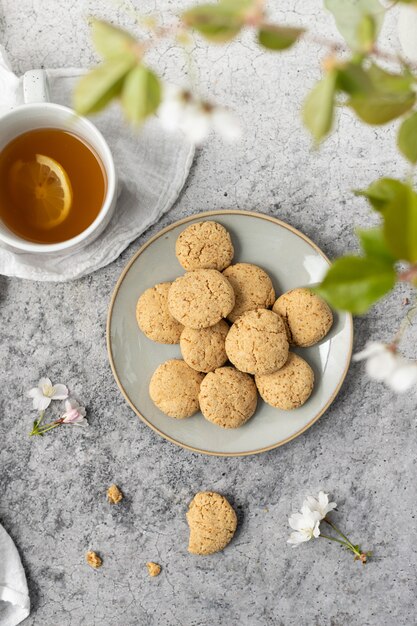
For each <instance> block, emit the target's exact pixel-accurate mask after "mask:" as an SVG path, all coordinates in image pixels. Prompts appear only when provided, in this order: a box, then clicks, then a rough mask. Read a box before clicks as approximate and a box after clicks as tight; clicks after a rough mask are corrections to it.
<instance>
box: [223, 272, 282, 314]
mask: <svg viewBox="0 0 417 626" xmlns="http://www.w3.org/2000/svg"><path fill="white" fill-rule="evenodd" d="M223 276H226V278H227V280H228V281H229V282H230V284H231V285H232V287H233V291H234V292H235V306H234V307H233V309H232V311H231V312H230V313H229V315H228V316H227V317H228V319H229V320H230V321H231V322H235V321H236V319H237V318H238V317H239V316H240V315H242V313H246V311H253V310H255V309H268V308H269V307H271V306H272V305H273V304H274V301H275V291H274V287H273V285H272V282H271V279H270V278H269V276H268V274H267V273H266V272H265V271H264V270H263V269H261V268H260V267H258V266H257V265H252V264H251V263H236V265H231V266H230V267H228V268H227V269H226V270H224V272H223Z"/></svg>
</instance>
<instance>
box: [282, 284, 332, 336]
mask: <svg viewBox="0 0 417 626" xmlns="http://www.w3.org/2000/svg"><path fill="white" fill-rule="evenodd" d="M272 310H273V311H275V313H279V315H281V316H282V317H283V319H284V321H285V322H286V326H287V332H288V340H289V342H290V343H291V344H293V345H296V346H300V347H303V348H307V347H308V346H312V345H314V344H315V343H317V342H318V341H320V340H321V339H323V337H325V336H326V335H327V333H328V332H329V330H330V329H331V327H332V324H333V313H332V311H331V309H330V307H329V305H328V304H327V302H325V301H324V300H323V299H322V298H320V296H318V295H316V294H315V293H313V292H312V291H310V289H306V288H299V289H292V290H291V291H287V293H284V294H283V295H282V296H280V297H279V298H278V300H277V301H276V302H275V304H274V306H273V307H272Z"/></svg>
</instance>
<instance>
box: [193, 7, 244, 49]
mask: <svg viewBox="0 0 417 626" xmlns="http://www.w3.org/2000/svg"><path fill="white" fill-rule="evenodd" d="M182 19H183V20H184V22H185V24H186V25H187V26H190V27H191V28H195V30H197V31H198V32H199V33H200V34H201V35H203V36H204V37H205V38H206V39H208V40H209V41H213V42H215V43H224V42H226V41H230V40H231V39H234V37H236V35H238V34H239V32H240V30H241V29H242V27H243V25H244V16H243V14H242V6H241V5H240V3H238V2H236V3H235V2H230V0H229V2H223V3H219V4H200V5H198V6H196V7H193V8H192V9H189V10H188V11H186V12H185V13H183V15H182Z"/></svg>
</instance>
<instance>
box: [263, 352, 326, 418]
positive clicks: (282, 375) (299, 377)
mask: <svg viewBox="0 0 417 626" xmlns="http://www.w3.org/2000/svg"><path fill="white" fill-rule="evenodd" d="M255 382H256V386H257V387H258V391H259V393H260V394H261V398H262V399H263V400H265V402H267V404H270V405H271V406H273V407H275V408H276V409H283V410H284V411H290V410H292V409H297V408H298V407H300V406H302V405H303V404H304V403H305V402H307V400H308V399H309V397H310V395H311V392H312V391H313V386H314V372H313V370H312V369H311V367H310V366H309V364H308V363H307V361H304V359H302V358H301V357H300V356H298V354H294V353H293V352H290V353H289V356H288V361H287V362H286V364H285V365H284V367H282V368H281V369H280V370H278V371H277V372H274V373H273V374H268V375H266V376H255Z"/></svg>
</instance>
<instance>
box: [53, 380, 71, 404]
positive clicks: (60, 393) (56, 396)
mask: <svg viewBox="0 0 417 626" xmlns="http://www.w3.org/2000/svg"><path fill="white" fill-rule="evenodd" d="M53 389H54V393H53V395H52V396H51V398H52V400H65V398H68V388H67V387H66V386H65V385H62V384H61V383H58V384H57V385H54V386H53Z"/></svg>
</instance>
